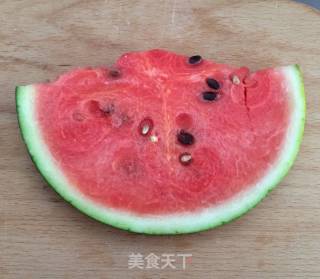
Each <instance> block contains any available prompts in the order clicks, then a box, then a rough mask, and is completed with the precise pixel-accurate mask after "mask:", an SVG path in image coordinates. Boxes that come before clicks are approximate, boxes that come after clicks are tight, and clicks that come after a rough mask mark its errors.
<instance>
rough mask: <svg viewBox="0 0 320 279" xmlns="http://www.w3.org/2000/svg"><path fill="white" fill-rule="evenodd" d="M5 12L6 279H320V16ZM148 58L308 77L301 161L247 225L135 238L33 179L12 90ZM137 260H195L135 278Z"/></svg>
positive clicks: (88, 5) (163, 5)
mask: <svg viewBox="0 0 320 279" xmlns="http://www.w3.org/2000/svg"><path fill="white" fill-rule="evenodd" d="M0 11H1V13H0V65H1V67H0V84H1V88H0V96H1V99H0V195H1V200H0V212H1V213H0V226H1V227H0V245H1V247H0V278H5V279H8V278H320V204H319V199H320V184H319V183H320V175H319V172H320V168H319V166H320V156H319V155H320V144H319V141H320V132H319V131H320V114H319V107H320V67H319V65H320V59H319V57H320V56H319V54H320V52H319V51H320V50H319V49H320V17H319V12H317V11H316V10H312V9H311V8H309V7H307V6H304V5H302V4H298V3H295V2H291V1H280V0H279V1H273V0H271V1H258V0H247V1H246V0H243V1H236V0H230V1H220V0H197V1H191V0H176V1H169V0H168V1H162V0H158V1H148V0H142V1H136V0H135V1H129V0H128V1H116V0H115V1H111V0H109V1H107V0H106V1H104V0H91V1H89V0H87V1H85V0H83V1H81V0H80V1H79V0H64V1H41V0H21V1H18V0H2V1H1V3H0ZM150 48H166V49H170V50H173V51H177V52H181V53H184V54H187V55H191V54H195V53H200V54H201V55H203V56H204V57H206V58H210V59H214V60H216V61H218V62H226V63H231V64H234V65H236V66H241V65H248V66H249V67H251V69H252V70H256V69H258V68H264V67H269V66H276V65H286V64H292V63H299V64H300V65H301V67H302V69H303V71H304V76H305V86H306V92H307V103H308V104H307V107H308V109H307V110H308V111H307V125H306V131H305V137H304V140H303V143H302V148H301V152H300V154H299V156H298V159H297V161H296V163H295V165H294V167H293V169H292V170H291V171H290V173H289V175H288V176H287V177H286V178H285V180H284V181H283V182H282V183H281V184H280V186H279V187H278V188H277V189H276V190H274V191H273V192H272V193H271V194H270V195H269V197H268V198H266V199H265V200H264V201H263V202H262V203H261V204H260V205H259V206H257V207H256V208H255V209H254V210H253V211H251V212H250V213H248V214H247V215H245V216H244V217H243V218H241V219H239V220H237V221H235V222H233V223H231V224H228V225H226V226H223V227H220V228H217V229H213V230H210V231H206V232H201V233H197V234H191V235H182V236H145V235H137V234H133V233H128V232H125V231H121V230H118V229H114V228H112V227H109V226H106V225H103V224H100V223H98V222H96V221H94V220H92V219H90V218H88V217H86V216H84V215H83V214H81V213H80V212H79V211H77V210H76V209H74V208H73V207H71V206H70V205H69V204H67V203H66V202H64V201H63V200H62V199H61V198H60V197H59V196H58V195H57V194H56V193H55V192H54V191H53V190H52V189H51V188H50V187H49V186H48V185H47V184H46V183H45V182H44V181H43V180H42V178H41V177H40V175H39V173H38V172H37V171H36V170H35V168H34V166H33V164H32V162H31V160H30V158H29V157H28V155H27V151H26V148H25V146H24V144H23V142H22V140H21V137H20V134H19V130H18V125H17V121H16V112H15V101H14V89H15V85H17V84H29V83H33V82H39V81H42V80H46V79H54V78H55V77H56V76H57V75H58V74H60V73H62V72H63V71H65V70H68V69H70V68H72V67H76V66H83V65H110V64H112V63H113V61H115V60H116V58H117V57H118V56H119V55H120V54H121V53H123V52H126V51H132V50H145V49H150ZM131 253H136V254H137V253H140V254H142V255H143V256H147V255H149V254H150V253H154V254H156V255H158V256H161V257H163V254H165V253H167V254H168V253H169V254H170V253H173V254H177V253H182V254H192V257H191V258H190V259H189V260H188V262H187V264H186V269H185V270H183V269H182V267H181V266H180V265H179V266H178V267H177V268H176V269H175V270H173V269H170V268H165V269H162V270H158V269H155V268H153V269H146V268H144V269H141V270H139V269H137V268H135V269H128V258H129V255H130V254H131Z"/></svg>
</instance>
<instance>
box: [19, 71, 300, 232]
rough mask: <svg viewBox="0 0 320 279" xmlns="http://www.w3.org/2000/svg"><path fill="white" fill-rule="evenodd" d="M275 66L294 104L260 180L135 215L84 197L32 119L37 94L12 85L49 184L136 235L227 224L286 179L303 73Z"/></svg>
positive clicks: (296, 139)
mask: <svg viewBox="0 0 320 279" xmlns="http://www.w3.org/2000/svg"><path fill="white" fill-rule="evenodd" d="M276 70H278V71H282V72H283V73H284V76H285V78H286V82H287V83H286V84H287V86H288V88H289V92H290V94H291V95H292V96H290V97H289V99H290V101H291V104H292V105H291V109H292V113H291V120H290V124H289V128H288V132H287V140H286V141H285V143H284V144H283V148H282V152H281V155H280V156H279V158H278V160H277V162H276V163H275V164H274V166H273V167H271V168H270V170H269V171H268V172H267V173H266V175H265V176H264V177H262V178H261V180H260V181H259V182H258V183H256V184H255V185H253V186H252V187H248V189H247V190H245V191H243V192H241V193H239V194H237V195H236V196H235V197H233V198H232V199H230V200H228V201H226V202H225V203H224V204H221V205H218V206H215V207H212V208H208V209H205V210H201V211H199V212H193V213H181V214H171V215H137V214H134V213H130V212H124V211H121V210H116V209H112V208H106V207H103V206H102V205H99V204H97V203H95V202H94V201H92V200H91V199H90V198H88V197H85V196H84V195H83V194H82V193H81V192H80V191H78V190H77V188H76V187H75V186H74V185H72V184H71V183H69V181H68V179H67V177H66V176H65V175H64V174H63V172H62V171H61V170H60V168H59V166H58V164H57V162H56V161H55V160H54V158H53V156H52V155H51V154H50V151H49V150H48V147H47V146H46V144H45V142H44V140H43V137H42V135H41V131H40V128H39V126H38V122H37V119H36V117H35V110H34V107H35V106H34V105H35V101H36V95H37V92H36V90H35V87H34V86H33V85H27V86H18V87H17V88H16V105H17V113H18V121H19V126H20V130H21V132H22V137H23V139H24V142H25V143H26V145H27V148H28V151H29V154H30V156H31V158H32V160H33V162H34V164H35V165H36V167H37V168H38V170H39V172H40V173H41V174H42V176H43V177H44V179H45V180H46V181H47V183H48V184H49V185H51V186H52V187H53V189H54V190H55V191H56V192H57V193H59V194H60V195H61V196H62V197H63V198H64V199H65V200H66V201H68V202H69V203H71V204H72V205H73V206H75V207H76V208H78V209H79V210H80V211H82V212H83V213H85V214H86V215H88V216H90V217H92V218H94V219H96V220H98V221H100V222H102V223H106V224H109V225H112V226H114V227H117V228H121V229H125V230H128V231H133V232H137V233H146V234H180V233H193V232H198V231H203V230H207V229H210V228H213V227H217V226H220V225H223V224H226V223H229V222H230V221H232V220H234V219H237V218H239V217H240V216H242V215H243V214H245V213H246V212H247V211H249V210H250V209H252V208H253V207H255V206H256V205H257V204H258V203H259V202H260V201H261V200H262V199H263V198H264V197H265V196H267V194H268V193H269V192H270V191H271V190H272V189H273V188H274V187H275V186H276V185H278V184H279V182H280V181H281V180H282V179H283V178H284V176H285V175H286V174H287V173H288V171H289V169H290V168H291V166H292V165H293V162H294V160H295V158H296V156H297V154H298V151H299V146H300V143H301V141H302V136H303V131H304V122H305V112H306V106H305V94H304V85H303V77H302V73H301V71H300V68H299V66H298V65H292V66H287V67H281V68H278V69H276Z"/></svg>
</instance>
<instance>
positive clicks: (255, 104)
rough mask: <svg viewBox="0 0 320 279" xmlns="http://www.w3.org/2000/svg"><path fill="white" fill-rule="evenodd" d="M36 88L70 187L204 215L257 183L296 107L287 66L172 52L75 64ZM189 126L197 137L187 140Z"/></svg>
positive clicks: (141, 206)
mask: <svg viewBox="0 0 320 279" xmlns="http://www.w3.org/2000/svg"><path fill="white" fill-rule="evenodd" d="M292 67H294V66H292ZM208 78H211V79H214V80H215V81H217V82H218V87H219V88H214V89H213V88H210V86H209V85H208V82H207V79H208ZM32 88H33V90H34V91H35V92H36V93H37V97H36V98H35V99H34V110H35V111H34V114H35V118H36V120H37V127H38V129H39V131H40V134H41V136H42V137H43V140H44V143H45V145H46V146H47V148H48V150H49V152H50V154H51V155H52V158H53V160H54V161H55V162H56V164H57V166H58V168H59V169H60V170H61V171H62V172H63V174H64V175H65V177H66V178H67V179H68V181H69V183H70V184H71V185H72V187H75V188H77V190H78V191H79V192H80V193H81V195H83V196H85V197H86V198H88V199H90V200H91V201H93V202H94V203H97V204H99V205H100V206H102V207H105V208H111V209H113V210H120V211H124V212H129V213H130V214H137V215H139V216H144V215H146V216H147V215H154V216H160V215H161V216H163V215H170V214H180V213H196V212H200V211H202V210H205V209H207V208H212V207H215V206H218V205H221V204H224V203H225V202H226V201H228V200H230V199H232V197H235V196H236V195H238V194H239V193H241V192H243V191H245V190H248V189H249V190H250V187H253V185H256V184H257V183H259V181H260V180H261V179H262V178H263V177H264V176H266V175H267V174H268V172H270V169H272V168H273V167H274V166H275V164H276V162H277V160H278V158H279V157H280V154H281V151H282V150H283V146H284V144H288V142H287V141H288V138H287V132H288V127H289V126H290V123H291V121H292V114H293V111H294V107H293V105H292V100H291V98H290V97H289V96H288V82H287V79H286V71H285V70H284V69H283V68H275V69H267V70H262V71H258V72H255V73H250V72H249V70H248V69H247V68H245V67H242V68H234V67H231V66H228V65H224V64H217V63H215V62H210V61H208V60H201V61H200V63H196V64H190V63H189V60H188V57H186V56H183V55H177V54H175V53H172V52H168V51H164V50H151V51H147V52H132V53H127V54H124V55H123V56H121V57H120V59H119V60H118V61H117V62H116V64H115V65H114V66H113V67H112V69H109V68H106V67H100V68H84V69H77V70H73V71H71V72H68V73H66V74H64V75H62V76H61V77H60V78H59V79H58V80H56V81H55V82H52V83H46V84H37V85H33V86H32ZM203 92H210V93H212V92H213V93H214V94H215V95H214V96H215V99H214V100H212V101H208V100H205V99H204V98H203ZM146 123H147V128H148V129H147V130H148V131H144V132H146V134H143V131H142V129H143V126H144V124H146ZM183 132H187V133H188V134H189V135H190V134H191V135H192V136H193V142H192V144H188V145H187V144H182V143H181V142H180V141H179V139H178V138H179V134H181V133H183ZM293 140H294V139H293ZM31 153H32V152H31ZM182 154H188V156H189V157H188V158H189V159H190V157H191V158H192V159H191V160H190V161H188V164H183V162H181V156H182ZM42 163H44V162H42ZM84 211H85V210H84Z"/></svg>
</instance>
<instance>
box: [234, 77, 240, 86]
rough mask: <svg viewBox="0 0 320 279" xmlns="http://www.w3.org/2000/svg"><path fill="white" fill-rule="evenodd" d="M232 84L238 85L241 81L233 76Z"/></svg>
mask: <svg viewBox="0 0 320 279" xmlns="http://www.w3.org/2000/svg"><path fill="white" fill-rule="evenodd" d="M232 82H233V84H236V85H239V84H240V82H241V81H240V79H239V77H238V76H236V75H234V76H232Z"/></svg>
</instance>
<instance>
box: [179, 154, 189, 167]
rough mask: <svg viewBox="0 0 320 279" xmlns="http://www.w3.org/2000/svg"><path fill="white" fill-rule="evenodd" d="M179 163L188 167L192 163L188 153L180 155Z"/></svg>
mask: <svg viewBox="0 0 320 279" xmlns="http://www.w3.org/2000/svg"><path fill="white" fill-rule="evenodd" d="M179 160H180V163H181V164H182V165H185V166H186V165H189V164H190V163H191V162H192V156H191V154H190V153H182V154H181V155H180V157H179Z"/></svg>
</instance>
